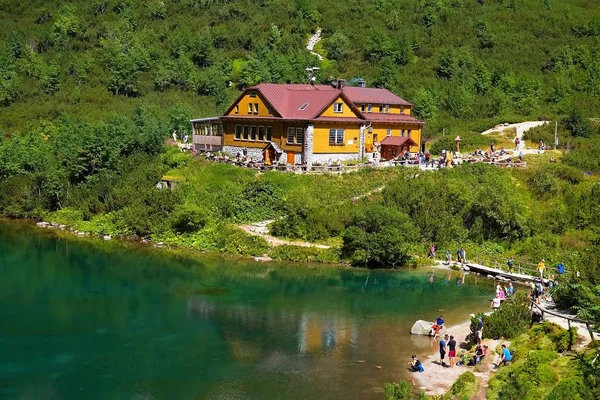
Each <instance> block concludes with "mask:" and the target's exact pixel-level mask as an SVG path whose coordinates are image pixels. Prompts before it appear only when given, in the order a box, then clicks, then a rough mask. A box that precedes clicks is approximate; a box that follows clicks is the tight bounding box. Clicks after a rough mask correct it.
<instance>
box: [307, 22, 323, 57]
mask: <svg viewBox="0 0 600 400" xmlns="http://www.w3.org/2000/svg"><path fill="white" fill-rule="evenodd" d="M321 39H322V38H321V30H320V29H317V31H316V32H315V34H314V35H312V36H311V37H310V38H309V39H308V43H306V50H308V51H310V54H313V55H315V56H317V58H318V59H319V60H321V61H323V58H324V57H323V56H322V55H320V54H319V53H317V52H316V51H315V45H316V44H317V43H319V41H321Z"/></svg>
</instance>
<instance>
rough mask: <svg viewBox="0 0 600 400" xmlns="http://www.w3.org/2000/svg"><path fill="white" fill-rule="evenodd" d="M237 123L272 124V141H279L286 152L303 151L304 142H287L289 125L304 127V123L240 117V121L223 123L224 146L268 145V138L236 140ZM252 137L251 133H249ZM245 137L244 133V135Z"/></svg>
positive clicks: (255, 146)
mask: <svg viewBox="0 0 600 400" xmlns="http://www.w3.org/2000/svg"><path fill="white" fill-rule="evenodd" d="M236 125H241V126H244V125H247V126H257V127H258V126H265V127H266V126H270V127H271V128H272V132H273V134H272V138H271V141H273V142H275V143H277V144H278V145H279V146H280V147H281V148H282V149H283V151H286V152H298V153H299V152H302V149H303V147H302V144H298V143H293V144H288V143H287V129H288V127H293V128H296V127H298V128H304V124H303V123H285V122H283V121H268V122H267V121H261V122H255V121H244V120H242V119H241V118H240V120H239V121H226V122H224V123H223V145H224V146H238V147H248V148H261V149H262V148H264V147H265V146H266V145H267V141H266V138H265V140H263V141H258V134H257V140H256V141H252V140H243V139H242V140H236V139H235V126H236ZM248 137H250V135H248ZM242 138H243V135H242Z"/></svg>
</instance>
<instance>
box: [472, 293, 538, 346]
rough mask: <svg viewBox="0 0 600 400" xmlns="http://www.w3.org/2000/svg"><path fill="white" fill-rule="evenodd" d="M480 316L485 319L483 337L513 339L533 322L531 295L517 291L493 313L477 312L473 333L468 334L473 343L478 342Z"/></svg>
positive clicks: (473, 321)
mask: <svg viewBox="0 0 600 400" xmlns="http://www.w3.org/2000/svg"><path fill="white" fill-rule="evenodd" d="M479 316H480V317H482V319H483V338H489V339H501V338H502V339H513V338H515V337H517V336H519V335H520V334H522V333H523V332H525V331H526V330H527V328H528V327H529V326H530V324H531V311H530V309H529V297H528V296H527V294H526V293H525V291H520V292H517V293H516V294H515V295H514V296H512V297H510V298H508V299H507V300H505V301H503V302H502V305H501V306H500V308H499V309H498V310H496V311H494V312H493V313H492V314H490V315H485V314H477V315H475V316H474V317H473V318H471V333H470V334H469V336H467V340H468V341H469V342H471V343H476V342H477V336H476V334H475V331H476V329H477V317H479Z"/></svg>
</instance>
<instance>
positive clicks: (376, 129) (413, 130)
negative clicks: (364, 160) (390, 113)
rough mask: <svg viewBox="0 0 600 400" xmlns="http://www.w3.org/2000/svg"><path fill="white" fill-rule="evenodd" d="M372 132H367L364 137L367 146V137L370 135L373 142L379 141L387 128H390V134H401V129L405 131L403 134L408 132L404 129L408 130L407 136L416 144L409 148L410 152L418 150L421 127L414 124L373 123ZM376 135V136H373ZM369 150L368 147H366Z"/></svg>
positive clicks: (385, 134) (384, 135) (385, 133)
mask: <svg viewBox="0 0 600 400" xmlns="http://www.w3.org/2000/svg"><path fill="white" fill-rule="evenodd" d="M372 127H373V133H367V135H366V137H365V145H366V146H367V147H368V146H369V139H370V136H371V135H372V138H371V139H372V140H373V142H375V141H377V142H381V141H382V140H383V139H384V138H385V137H386V136H387V130H388V129H391V130H392V136H401V130H403V131H405V132H404V135H407V134H408V133H407V132H406V131H408V130H410V134H409V137H410V138H411V139H412V140H414V141H415V143H417V145H416V146H412V147H411V148H410V151H411V152H418V151H420V147H419V144H420V143H421V128H420V127H419V126H415V125H400V124H398V125H384V124H373V126H372ZM375 136H376V137H375ZM367 151H369V149H367Z"/></svg>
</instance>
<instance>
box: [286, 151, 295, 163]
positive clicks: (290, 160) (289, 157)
mask: <svg viewBox="0 0 600 400" xmlns="http://www.w3.org/2000/svg"><path fill="white" fill-rule="evenodd" d="M295 158H296V153H287V163H288V164H291V165H294V159H295Z"/></svg>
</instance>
